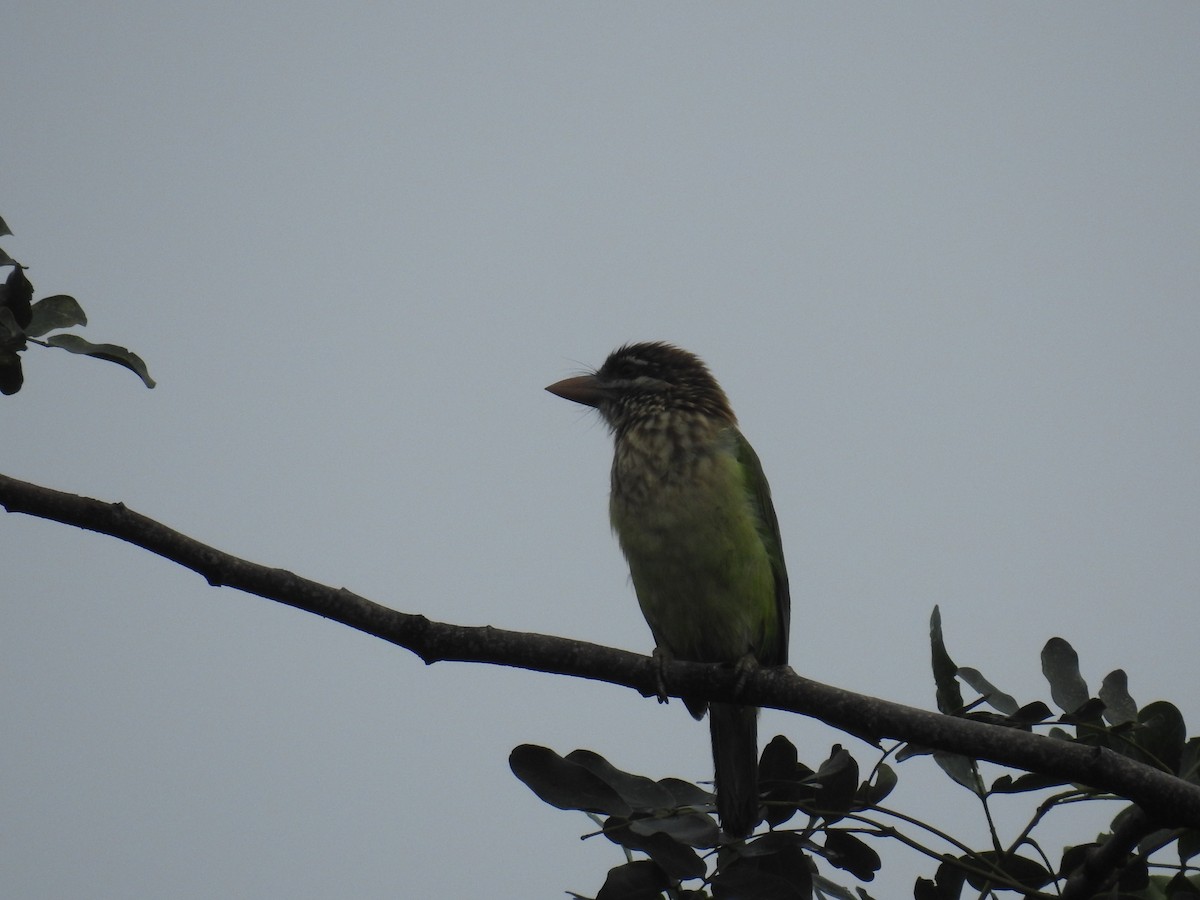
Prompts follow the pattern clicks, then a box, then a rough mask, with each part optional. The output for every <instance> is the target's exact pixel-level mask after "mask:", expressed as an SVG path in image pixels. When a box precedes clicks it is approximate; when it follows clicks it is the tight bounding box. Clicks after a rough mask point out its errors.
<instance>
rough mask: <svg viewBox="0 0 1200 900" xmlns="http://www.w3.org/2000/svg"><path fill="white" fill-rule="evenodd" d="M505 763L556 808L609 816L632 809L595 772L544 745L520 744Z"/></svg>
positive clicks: (627, 812) (619, 814) (530, 787)
mask: <svg viewBox="0 0 1200 900" xmlns="http://www.w3.org/2000/svg"><path fill="white" fill-rule="evenodd" d="M508 766H509V768H510V769H512V772H513V774H514V775H516V776H517V778H519V779H521V781H523V782H524V783H525V785H526V787H528V788H529V789H530V790H531V791H533V792H534V793H535V794H537V795H538V796H539V797H540V798H541V799H542V800H543V801H545V802H546V803H549V804H550V805H551V806H556V807H558V808H559V809H581V810H584V811H586V812H595V813H604V814H606V815H610V816H629V815H630V813H632V812H633V810H631V809H630V808H629V804H628V803H626V802H625V801H624V800H622V799H621V797H620V795H619V794H617V792H616V791H615V790H613V788H612V787H611V786H610V785H608V784H606V783H605V782H604V781H603V780H601V779H600V778H599V777H597V776H596V775H595V774H594V773H592V772H589V771H588V770H587V769H585V768H584V767H583V766H581V765H579V764H578V763H573V762H570V761H568V760H565V759H563V758H562V757H561V756H559V755H558V754H557V753H555V752H554V751H553V750H550V749H548V748H546V747H538V746H535V745H533V744H521V745H520V746H519V747H516V748H514V749H513V752H512V753H510V754H509V756H508Z"/></svg>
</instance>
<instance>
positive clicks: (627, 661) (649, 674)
mask: <svg viewBox="0 0 1200 900" xmlns="http://www.w3.org/2000/svg"><path fill="white" fill-rule="evenodd" d="M0 504H2V505H3V506H4V507H5V508H6V509H7V510H8V511H9V512H19V513H26V514H28V515H32V516H37V517H39V518H43V519H51V520H53V521H56V522H62V523H64V524H67V525H74V526H76V527H78V528H84V529H87V530H89V531H95V532H99V533H101V534H107V535H111V536H112V537H116V538H119V539H121V540H123V541H128V542H129V543H131V544H135V545H137V546H139V547H142V548H144V549H146V550H149V551H150V552H151V553H154V554H157V555H158V556H162V557H164V558H165V559H169V560H171V561H173V562H176V563H178V564H179V565H181V566H184V567H186V568H189V569H191V570H193V571H195V572H197V573H199V574H200V575H202V576H204V578H206V579H207V580H208V582H209V584H212V585H214V586H224V587H231V588H235V589H236V590H240V591H245V592H247V593H251V594H257V595H258V596H260V597H266V598H267V599H270V600H275V601H277V602H279V603H284V604H287V605H288V606H293V607H295V608H297V609H302V610H305V611H306V612H311V613H315V614H316V615H319V616H323V617H325V618H327V619H332V620H334V621H336V622H341V623H342V624H344V625H348V626H350V627H351V628H355V629H357V630H359V631H362V632H365V633H367V634H370V635H374V636H375V637H378V638H381V639H383V640H385V641H389V642H391V643H393V644H396V645H398V646H400V647H404V648H406V649H408V650H411V651H412V652H413V653H415V654H416V655H418V656H419V657H421V659H423V660H424V661H425V662H426V663H434V662H439V661H443V660H454V661H459V662H476V663H489V664H493V665H503V666H513V667H516V668H522V669H530V670H533V671H539V672H549V673H553V674H559V675H570V676H573V677H577V678H589V679H593V680H596V681H605V682H608V683H610V684H615V685H622V686H625V687H629V688H633V689H635V690H637V691H639V692H640V693H641V694H642V695H643V696H647V697H649V696H652V695H654V694H655V692H656V690H657V682H656V676H657V669H656V666H655V664H654V663H653V662H652V661H651V659H650V658H649V657H646V656H640V655H638V654H635V653H629V652H627V651H624V650H616V649H613V648H610V647H602V646H599V645H597V644H589V643H586V642H583V641H574V640H568V639H567V638H561V637H553V636H550V635H540V634H529V633H524V632H516V631H505V630H503V629H498V628H492V627H490V626H484V627H466V626H461V625H450V624H446V623H442V622H433V621H430V620H429V619H427V618H426V617H425V616H422V615H415V614H411V613H402V612H397V611H396V610H393V609H389V608H388V607H386V606H382V605H380V604H378V603H374V602H372V601H370V600H367V599H366V598H364V597H360V596H358V595H357V594H354V593H352V592H350V591H348V590H346V589H344V588H340V589H339V588H333V587H329V586H327V585H323V584H319V583H317V582H315V581H310V580H309V579H307V578H302V577H300V576H298V575H295V574H293V573H291V572H288V571H286V570H283V569H273V568H269V567H267V566H262V565H259V564H257V563H252V562H249V561H247V560H244V559H239V558H237V557H235V556H231V555H229V554H228V553H224V552H223V551H220V550H217V549H216V548H214V547H210V546H208V545H206V544H202V543H200V542H199V541H197V540H195V539H193V538H190V537H188V536H187V535H185V534H181V533H180V532H178V531H175V530H173V529H171V528H168V527H167V526H165V525H163V524H162V523H160V522H156V521H155V520H153V519H150V518H148V517H146V516H144V515H141V514H140V513H137V512H134V511H133V510H131V509H128V508H127V507H126V506H125V505H124V504H122V503H107V502H103V501H100V500H93V499H90V498H87V497H80V496H77V495H75V494H68V493H65V492H62V491H56V490H53V489H51V488H45V487H40V486H38V485H34V484H29V483H27V482H23V481H18V480H16V479H13V478H9V477H7V476H4V475H0ZM665 675H666V680H667V688H668V692H669V693H670V694H671V695H672V696H676V697H677V696H680V695H682V694H683V693H687V694H688V695H690V696H702V697H707V698H709V699H712V700H717V701H721V700H725V701H731V700H737V701H740V702H745V703H751V704H754V705H757V706H769V707H773V708H775V709H781V710H786V711H791V712H796V713H800V714H802V715H806V716H812V717H813V718H817V719H820V720H821V721H823V722H826V723H828V724H830V725H832V726H834V727H835V728H838V729H841V730H843V731H846V732H848V733H850V734H853V735H856V736H858V737H860V738H862V739H863V740H866V741H869V742H872V743H875V742H878V741H879V740H882V739H884V738H891V739H895V740H903V741H910V742H912V743H914V744H919V745H921V746H924V747H928V748H931V749H938V750H948V751H951V752H954V753H960V754H963V755H964V756H969V757H972V758H975V759H983V760H988V761H991V762H994V763H999V764H1001V765H1006V766H1012V767H1014V768H1017V769H1024V770H1027V771H1032V772H1041V773H1043V774H1046V775H1051V776H1054V777H1058V778H1062V779H1063V780H1064V781H1065V782H1071V783H1077V784H1086V785H1088V786H1090V787H1092V788H1096V789H1098V790H1103V791H1109V792H1111V793H1113V794H1116V795H1118V796H1121V797H1125V798H1127V799H1129V800H1131V801H1133V802H1134V803H1136V804H1138V805H1139V806H1141V807H1142V809H1144V810H1145V812H1146V814H1147V816H1148V817H1149V819H1150V820H1151V821H1153V822H1155V823H1157V824H1160V825H1164V826H1174V825H1183V826H1188V827H1192V828H1196V827H1200V786H1198V785H1194V784H1191V783H1189V782H1186V781H1183V780H1182V779H1180V778H1176V777H1174V776H1172V775H1169V774H1167V773H1165V772H1162V771H1159V770H1157V769H1153V768H1151V767H1149V766H1146V765H1142V764H1140V763H1137V762H1134V761H1133V760H1131V759H1129V758H1127V757H1124V756H1121V755H1119V754H1117V753H1114V752H1112V751H1111V750H1106V749H1101V748H1095V747H1085V746H1082V745H1079V744H1071V743H1067V742H1065V741H1060V740H1054V739H1051V738H1047V737H1042V736H1040V735H1035V734H1030V733H1027V732H1024V731H1019V730H1017V729H1013V728H1004V727H1001V726H996V725H988V724H985V723H982V722H977V721H971V720H968V719H962V718H957V717H954V716H946V715H942V714H940V713H934V712H929V711H927V710H922V709H916V708H915V707H909V706H903V705H901V704H898V703H891V702H889V701H886V700H880V699H877V698H874V697H867V696H864V695H862V694H855V693H851V692H850V691H844V690H841V689H840V688H835V687H831V686H829V685H825V684H821V683H819V682H816V681H811V680H809V679H807V678H802V677H800V676H798V675H796V674H795V673H794V672H793V671H791V670H790V669H761V670H759V671H757V672H753V673H750V674H749V675H747V674H745V673H740V674H739V673H737V672H734V671H733V670H732V669H730V668H729V667H727V666H719V665H704V664H700V663H686V662H675V663H672V664H670V665H669V666H668V667H667V668H666V670H665Z"/></svg>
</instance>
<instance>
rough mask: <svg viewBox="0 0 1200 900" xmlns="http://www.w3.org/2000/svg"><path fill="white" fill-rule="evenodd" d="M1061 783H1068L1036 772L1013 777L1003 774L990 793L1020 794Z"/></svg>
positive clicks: (1056, 785)
mask: <svg viewBox="0 0 1200 900" xmlns="http://www.w3.org/2000/svg"><path fill="white" fill-rule="evenodd" d="M1060 784H1066V782H1065V781H1063V780H1062V779H1061V778H1053V777H1051V776H1050V775H1038V774H1037V773H1036V772H1026V773H1025V774H1024V775H1018V776H1017V777H1016V778H1013V777H1012V776H1011V775H1001V776H1000V777H999V778H997V779H996V780H995V781H994V782H992V787H991V790H990V791H989V793H992V794H1020V793H1022V792H1024V791H1040V790H1042V789H1044V788H1048V787H1058V785H1060Z"/></svg>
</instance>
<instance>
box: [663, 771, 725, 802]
mask: <svg viewBox="0 0 1200 900" xmlns="http://www.w3.org/2000/svg"><path fill="white" fill-rule="evenodd" d="M658 783H659V784H660V785H661V786H662V787H663V789H664V790H666V791H669V792H670V794H671V807H672V808H674V809H680V808H683V807H702V808H703V807H709V806H712V805H713V804H714V803H715V802H716V795H715V794H713V792H712V791H706V790H704V788H702V787H700V786H698V785H695V784H692V783H691V782H690V781H684V780H683V779H682V778H663V779H661V780H660V781H659V782H658Z"/></svg>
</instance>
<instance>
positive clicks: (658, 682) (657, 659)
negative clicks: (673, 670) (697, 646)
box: [651, 647, 674, 703]
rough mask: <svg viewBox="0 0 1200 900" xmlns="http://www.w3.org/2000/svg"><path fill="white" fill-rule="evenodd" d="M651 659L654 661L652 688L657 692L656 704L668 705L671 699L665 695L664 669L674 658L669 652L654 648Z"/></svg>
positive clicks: (665, 680) (665, 679) (665, 678)
mask: <svg viewBox="0 0 1200 900" xmlns="http://www.w3.org/2000/svg"><path fill="white" fill-rule="evenodd" d="M651 657H652V658H653V660H654V687H655V690H656V691H657V693H656V696H657V697H658V702H659V703H670V702H671V698H670V697H669V696H668V695H667V677H666V675H665V673H664V669H665V668H666V666H667V665H668V664H669V663H671V662H672V661H673V660H674V657H673V656H672V655H671V651H669V650H664V649H663V648H662V647H655V648H654V653H653V654H651Z"/></svg>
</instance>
